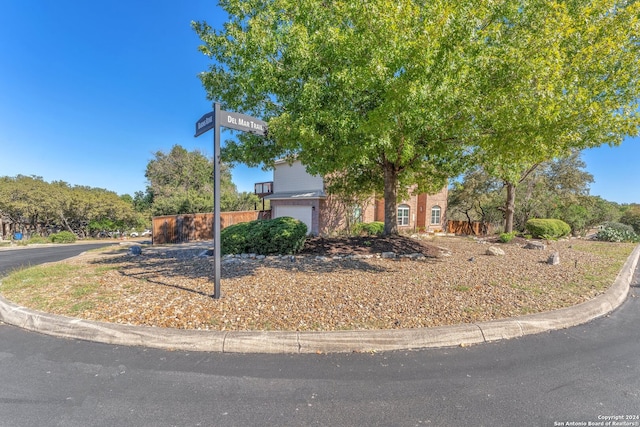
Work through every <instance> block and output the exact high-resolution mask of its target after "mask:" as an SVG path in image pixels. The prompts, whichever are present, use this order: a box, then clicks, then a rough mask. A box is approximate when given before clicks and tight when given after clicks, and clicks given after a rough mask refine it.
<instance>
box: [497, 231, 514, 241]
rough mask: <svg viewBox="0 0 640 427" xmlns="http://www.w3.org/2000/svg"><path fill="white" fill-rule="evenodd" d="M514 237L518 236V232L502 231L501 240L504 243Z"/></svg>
mask: <svg viewBox="0 0 640 427" xmlns="http://www.w3.org/2000/svg"><path fill="white" fill-rule="evenodd" d="M514 237H516V233H515V232H514V231H512V232H511V233H500V241H501V242H502V243H509V242H510V241H511V240H513V238H514Z"/></svg>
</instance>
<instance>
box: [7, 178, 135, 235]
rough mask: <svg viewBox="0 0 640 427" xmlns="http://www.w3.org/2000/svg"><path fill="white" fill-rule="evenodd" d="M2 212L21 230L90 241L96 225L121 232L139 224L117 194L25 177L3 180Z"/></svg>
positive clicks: (130, 207)
mask: <svg viewBox="0 0 640 427" xmlns="http://www.w3.org/2000/svg"><path fill="white" fill-rule="evenodd" d="M0 212H1V213H2V214H3V215H6V216H8V217H9V218H10V219H11V221H12V222H13V223H14V224H15V226H16V227H17V228H18V229H20V230H22V231H27V232H28V233H29V234H43V235H46V234H49V233H50V232H53V231H59V230H66V231H70V232H73V233H75V234H76V235H78V236H79V237H87V236H88V235H89V233H90V225H89V224H90V223H92V222H95V221H110V222H112V223H115V224H118V225H119V226H120V227H121V228H124V227H129V226H131V225H133V224H135V221H136V215H135V212H134V211H133V208H132V206H131V204H130V203H128V202H127V201H125V200H123V199H122V198H121V197H119V196H118V195H117V194H116V193H114V192H111V191H107V190H104V189H100V188H91V187H83V186H70V185H69V184H67V183H66V182H63V181H54V182H52V183H47V182H45V181H43V180H42V178H39V177H27V176H23V175H18V176H17V177H15V178H10V177H3V178H0Z"/></svg>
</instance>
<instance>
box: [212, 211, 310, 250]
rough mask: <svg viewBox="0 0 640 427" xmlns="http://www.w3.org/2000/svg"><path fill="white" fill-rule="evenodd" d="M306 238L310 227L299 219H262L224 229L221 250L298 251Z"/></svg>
mask: <svg viewBox="0 0 640 427" xmlns="http://www.w3.org/2000/svg"><path fill="white" fill-rule="evenodd" d="M306 237H307V226H306V224H305V223H303V222H302V221H299V220H297V219H294V218H291V217H280V218H275V219H258V220H255V221H250V222H244V223H240V224H234V225H231V226H229V227H226V228H224V229H223V230H222V231H221V232H220V246H221V248H222V252H221V253H222V254H241V253H255V254H259V255H273V254H281V255H284V254H294V253H297V252H300V250H302V247H303V246H304V242H305V240H306Z"/></svg>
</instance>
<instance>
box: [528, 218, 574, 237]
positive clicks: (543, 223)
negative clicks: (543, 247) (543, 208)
mask: <svg viewBox="0 0 640 427" xmlns="http://www.w3.org/2000/svg"><path fill="white" fill-rule="evenodd" d="M525 227H526V229H527V231H528V232H529V233H531V235H532V236H533V237H534V238H544V239H558V238H560V237H564V236H566V235H568V234H569V233H571V227H570V226H569V224H567V223H566V222H564V221H562V220H560V219H543V218H534V219H530V220H529V221H527V224H526V225H525Z"/></svg>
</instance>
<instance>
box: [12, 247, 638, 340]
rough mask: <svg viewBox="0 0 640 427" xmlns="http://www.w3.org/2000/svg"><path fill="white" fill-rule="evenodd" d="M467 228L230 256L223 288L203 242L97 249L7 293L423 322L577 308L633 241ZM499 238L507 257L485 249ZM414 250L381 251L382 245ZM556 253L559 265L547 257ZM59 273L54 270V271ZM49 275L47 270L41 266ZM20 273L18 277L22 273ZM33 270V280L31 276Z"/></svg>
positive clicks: (371, 323)
mask: <svg viewBox="0 0 640 427" xmlns="http://www.w3.org/2000/svg"><path fill="white" fill-rule="evenodd" d="M525 243H526V242H525V241H524V240H522V239H516V240H514V241H512V242H510V243H508V244H502V243H498V242H495V241H488V240H478V239H471V238H460V237H455V238H454V237H436V238H429V239H427V238H422V239H416V238H410V237H406V236H404V237H396V238H364V237H363V238H352V239H348V238H341V239H320V238H314V239H310V240H309V241H308V242H307V244H306V245H305V249H304V250H303V252H302V253H301V254H298V255H296V256H295V257H290V256H286V257H276V256H269V257H265V258H263V259H255V258H253V257H249V256H245V257H236V258H231V259H223V262H222V275H221V278H222V279H221V289H222V298H220V299H218V300H214V299H213V298H211V296H210V295H211V293H212V292H213V282H212V275H213V258H212V257H208V256H198V255H199V254H201V253H202V252H203V249H204V247H203V246H201V247H199V248H195V249H194V248H193V247H192V246H183V245H178V246H163V247H143V248H142V254H141V255H132V254H130V253H128V252H127V249H126V248H119V249H115V250H114V249H110V250H108V251H104V252H89V253H86V254H84V255H82V256H80V257H77V258H74V259H72V260H68V261H65V262H64V263H62V264H61V265H58V266H57V268H59V269H60V270H59V272H58V273H56V272H55V271H53V270H51V271H49V272H47V273H46V274H47V275H48V277H49V280H47V281H45V282H44V283H41V282H40V283H38V284H37V285H30V284H29V283H28V282H27V283H22V282H25V281H26V280H24V279H20V277H19V276H17V277H15V278H7V279H5V280H4V281H3V284H2V286H1V287H0V293H2V294H3V295H4V296H5V297H6V298H8V299H10V300H12V301H14V302H16V303H18V304H21V305H24V306H27V307H30V308H34V309H37V310H42V311H47V312H50V313H56V314H62V315H67V316H73V317H79V318H84V319H91V320H98V321H105V322H113V323H122V324H134V325H148V326H155V327H170V328H181V329H211V330H300V331H303V330H304V331H320V330H324V331H328V330H347V329H394V328H418V327H433V326H441V325H452V324H460V323H469V322H479V321H487V320H493V319H500V318H506V317H512V316H518V315H523V314H530V313H537V312H543V311H548V310H553V309H558V308H562V307H568V306H572V305H575V304H578V303H581V302H584V301H586V300H588V299H591V298H593V297H595V296H597V295H599V294H601V293H603V292H604V291H606V289H607V288H608V287H609V286H610V285H611V284H612V283H613V281H614V279H615V277H616V275H617V273H618V272H619V270H620V268H621V267H622V264H623V263H624V261H625V260H626V259H627V257H628V256H629V254H630V253H631V251H632V250H633V248H634V245H632V244H615V243H604V242H594V241H588V240H579V239H572V240H564V241H557V242H545V243H546V248H545V249H544V250H532V249H525V248H524V244H525ZM490 246H495V247H498V248H500V249H502V250H503V251H504V255H498V256H492V255H487V254H486V252H487V249H488V247H490ZM384 252H394V253H396V254H399V255H400V254H405V255H408V254H412V256H411V257H397V258H394V259H389V258H383V257H381V256H380V254H382V253H384ZM554 252H557V253H558V254H559V256H560V260H561V262H560V264H559V265H549V264H548V263H547V260H548V258H549V256H550V255H551V254H553V253H554ZM56 271H58V270H56ZM43 274H44V273H43ZM21 280H22V282H21ZM29 280H31V279H29Z"/></svg>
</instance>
